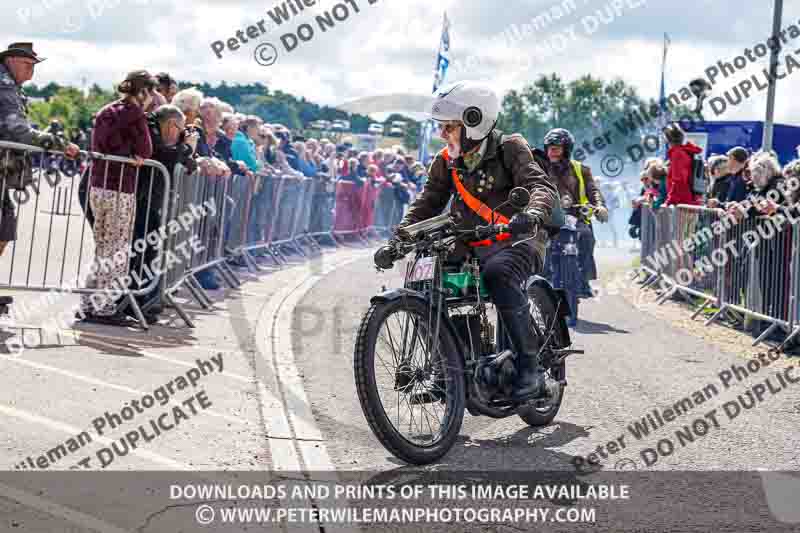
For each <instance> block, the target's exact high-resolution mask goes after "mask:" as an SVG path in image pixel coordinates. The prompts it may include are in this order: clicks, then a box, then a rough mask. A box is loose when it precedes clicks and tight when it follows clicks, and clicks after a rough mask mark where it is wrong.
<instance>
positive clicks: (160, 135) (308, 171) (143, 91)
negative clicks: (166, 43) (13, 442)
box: [0, 43, 426, 325]
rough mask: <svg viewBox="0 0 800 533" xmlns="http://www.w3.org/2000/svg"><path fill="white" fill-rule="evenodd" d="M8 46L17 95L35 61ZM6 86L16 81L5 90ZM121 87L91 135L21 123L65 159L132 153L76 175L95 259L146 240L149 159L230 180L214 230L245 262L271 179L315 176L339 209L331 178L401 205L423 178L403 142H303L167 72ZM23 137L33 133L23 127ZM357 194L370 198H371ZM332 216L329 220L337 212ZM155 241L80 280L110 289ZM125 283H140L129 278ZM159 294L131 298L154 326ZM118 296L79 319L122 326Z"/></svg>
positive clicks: (210, 279) (6, 136)
mask: <svg viewBox="0 0 800 533" xmlns="http://www.w3.org/2000/svg"><path fill="white" fill-rule="evenodd" d="M20 44H25V46H22V47H20ZM4 53H5V54H6V56H7V57H5V58H0V59H4V62H3V64H0V68H4V69H6V70H7V71H8V72H9V76H8V79H9V80H10V81H9V83H8V84H7V85H8V86H9V87H10V88H13V90H14V91H15V93H14V95H13V97H15V98H17V97H20V98H21V96H19V95H21V94H22V92H21V88H20V87H21V85H22V83H24V82H25V81H28V80H29V79H30V78H31V77H32V74H33V68H32V66H33V65H35V64H37V63H38V62H41V59H40V58H38V56H36V55H35V53H33V51H32V46H30V43H15V44H13V45H11V46H10V47H9V51H7V52H4ZM19 58H25V62H24V64H23V66H22V67H20V69H22V68H23V67H24V68H26V69H27V68H30V73H29V75H27V77H25V78H24V79H23V77H22V76H18V75H16V72H17V71H16V70H13V69H15V68H16V67H15V65H16V64H17V63H18V62H20V60H19ZM9 65H12V66H9ZM6 70H4V71H3V72H2V73H5V72H6ZM20 72H22V70H20ZM2 73H0V74H2ZM12 78H13V79H12ZM12 84H15V85H14V86H13V87H12ZM0 89H2V87H0ZM117 92H118V94H119V98H118V99H117V100H115V101H113V102H111V103H109V104H107V105H106V106H104V107H103V108H102V109H100V110H99V111H98V112H97V113H96V115H95V116H94V117H93V118H92V128H91V130H89V131H80V130H79V131H75V132H65V131H64V128H63V126H62V125H61V124H60V122H58V121H53V122H52V123H51V124H49V125H48V127H47V128H46V129H45V130H44V131H39V130H38V129H37V127H36V125H33V124H31V123H30V122H29V121H27V119H25V123H24V125H22V126H21V128H22V129H25V130H26V131H30V132H38V134H40V135H41V136H42V138H43V139H44V138H45V137H46V138H47V139H51V140H59V141H58V143H57V144H55V145H53V144H52V143H51V145H50V147H55V148H62V149H65V148H68V150H69V154H68V155H69V157H71V158H74V157H75V156H77V152H78V149H79V148H80V149H88V150H91V152H96V153H99V154H105V155H112V156H121V157H126V158H130V159H133V160H134V161H135V163H134V164H124V165H123V164H120V163H114V162H109V161H103V162H102V164H101V163H100V162H97V163H95V164H92V165H90V166H89V171H87V172H83V175H82V179H81V183H80V186H79V189H78V196H79V199H80V203H81V207H82V209H83V211H84V214H85V216H86V218H87V221H88V223H89V225H90V226H91V227H92V229H93V232H94V241H95V258H96V261H97V262H102V261H104V260H110V259H111V258H114V257H119V256H120V254H121V253H125V252H127V250H128V249H129V248H130V247H131V245H132V243H133V242H135V241H136V240H137V239H143V238H144V237H145V235H147V234H149V233H150V232H152V231H153V230H155V229H156V228H157V226H158V224H159V222H160V219H161V215H162V213H161V209H162V205H163V190H164V186H163V183H160V182H161V178H160V176H159V174H158V173H156V172H150V173H148V172H143V171H142V166H143V165H144V162H145V160H148V159H151V160H155V161H158V162H160V163H162V164H163V165H164V167H165V168H166V169H167V172H168V173H169V174H170V176H174V175H175V172H176V169H177V168H178V165H181V166H182V167H184V168H185V169H186V171H187V174H186V175H193V173H195V171H197V174H196V175H199V176H202V177H204V178H205V179H207V180H211V181H213V182H216V183H224V184H225V185H226V186H227V187H226V190H227V197H226V203H227V204H228V209H227V213H226V220H225V222H226V224H225V228H224V231H223V233H224V234H223V235H222V237H221V238H222V239H223V241H224V245H225V246H224V250H225V251H226V254H228V255H229V257H228V260H229V261H230V262H231V263H233V264H234V265H235V266H245V265H244V264H243V263H242V262H241V259H240V258H241V255H240V254H237V253H236V249H235V248H236V246H241V245H245V244H257V243H263V242H264V240H265V239H266V238H267V235H266V234H265V227H264V224H263V221H264V220H265V216H267V215H268V214H269V212H270V211H272V210H274V209H275V208H276V205H275V200H274V199H273V198H272V197H271V196H270V195H269V194H267V189H268V187H267V183H268V182H270V180H275V179H276V178H280V179H282V180H306V179H311V180H314V182H315V183H316V182H318V183H319V185H320V186H321V190H322V191H323V192H324V194H325V196H326V199H329V200H331V202H330V203H329V205H328V206H327V208H328V209H329V210H330V211H334V210H335V209H336V207H337V206H335V205H334V204H333V202H332V200H333V198H334V192H335V191H336V190H337V184H338V183H349V184H351V185H349V186H348V188H349V190H356V191H359V190H362V189H367V188H375V189H391V191H392V193H393V195H394V198H396V202H397V203H398V204H399V205H402V206H405V205H407V204H408V203H409V202H410V201H412V200H413V198H414V196H415V195H416V194H417V192H418V191H419V190H420V189H421V187H422V185H423V184H424V182H425V179H426V176H425V168H424V167H423V165H422V164H421V163H419V162H417V161H416V160H415V158H414V157H413V156H412V155H410V154H408V153H407V152H406V151H405V150H404V149H403V147H401V146H394V147H392V148H390V149H389V148H387V149H376V150H373V151H359V150H358V149H357V148H356V147H355V146H354V145H353V144H352V143H351V142H347V141H343V142H339V143H336V142H334V141H332V140H331V139H328V138H321V139H314V138H305V137H304V136H303V135H301V134H299V133H298V132H293V131H291V130H290V129H289V128H287V127H286V126H284V125H282V124H279V123H274V122H268V121H265V120H264V119H263V118H261V117H258V116H254V115H248V114H243V113H240V112H237V111H236V109H234V108H233V107H232V106H231V105H229V104H227V103H225V102H223V101H221V100H219V99H218V98H215V97H211V96H207V95H204V94H203V93H202V92H201V91H200V90H198V89H197V88H194V87H188V88H184V89H180V90H179V87H178V83H177V82H176V80H175V79H173V78H172V77H171V76H170V75H169V74H168V73H163V72H162V73H159V74H156V75H153V74H151V73H150V72H149V71H147V70H137V71H133V72H130V73H129V74H128V75H127V76H126V77H125V79H124V80H123V81H122V82H121V83H119V84H118V86H117ZM0 96H2V95H0ZM11 96H12V95H10V96H9V97H11ZM14 105H16V103H15V104H14ZM15 110H16V109H15ZM0 111H2V110H0ZM2 118H3V117H0V119H2ZM20 131H21V130H20ZM26 135H27V134H26ZM20 139H22V140H23V141H24V140H26V138H22V137H21V135H20V133H19V132H17V131H6V130H2V129H0V140H10V141H16V142H19V141H20ZM27 139H28V140H30V135H28V137H27ZM68 139H69V140H68ZM28 144H31V143H30V142H29V143H28ZM319 189H320V188H319V187H318V188H316V189H315V190H319ZM6 194H7V193H6ZM354 196H355V197H356V198H358V197H359V195H357V194H356V195H354ZM361 197H363V198H367V197H369V198H371V199H374V195H372V196H367V195H362V196H361ZM6 204H8V202H7V201H6ZM283 207H286V206H283ZM363 207H365V206H361V205H358V204H357V201H356V203H355V204H352V203H351V205H349V208H350V209H356V210H357V209H360V208H363ZM329 214H330V216H331V218H334V217H335V216H336V215H338V214H339V213H336V214H334V213H333V212H331V213H329ZM3 215H4V217H3V219H4V223H5V224H6V226H7V227H6V228H4V229H3V231H0V237H2V240H3V241H4V243H5V242H9V241H13V240H15V239H16V237H17V236H16V225H14V226H13V228H12V227H11V226H9V224H10V221H11V220H12V219H14V220H15V217H16V213H15V212H14V210H13V207H12V206H10V205H4V213H3ZM351 216H352V214H351ZM401 216H402V209H401V210H399V211H398V212H397V213H394V217H393V218H394V220H393V221H390V222H394V223H396V222H398V221H399V220H400V217H401ZM12 230H13V231H12ZM163 244H164V243H159V244H158V245H157V246H151V245H150V244H148V246H147V249H146V250H145V252H144V253H143V254H141V255H140V256H136V257H134V259H133V261H131V262H130V264H128V262H123V263H122V264H114V266H113V267H112V268H106V269H98V270H97V271H96V272H93V274H92V275H91V276H90V277H89V278H88V279H87V282H86V283H87V288H92V289H98V290H102V289H106V288H108V287H109V286H110V285H112V284H114V283H118V280H120V279H124V278H125V277H126V275H127V274H129V272H132V271H134V270H137V269H138V270H139V271H140V272H141V270H142V267H143V265H144V264H147V263H150V262H152V261H153V259H154V258H155V257H156V256H157V255H158V248H159V247H161V246H163ZM2 246H4V244H2ZM0 253H2V247H0ZM107 264H111V263H107ZM197 278H198V281H199V282H200V284H201V285H202V286H203V287H204V288H206V289H212V290H213V289H216V288H219V280H217V279H216V278H215V274H214V271H213V269H206V270H204V271H201V272H199V273H197ZM129 279H130V276H129ZM134 279H136V278H134ZM127 288H128V289H137V288H138V289H141V288H142V287H138V286H136V283H135V282H132V283H131V284H129V286H128V287H127ZM159 297H160V291H159V290H158V289H157V287H156V288H154V289H152V290H151V291H150V292H149V293H147V294H144V295H142V296H138V297H137V300H138V303H139V304H140V307H141V308H142V309H143V310H145V311H146V313H145V319H146V320H147V321H148V322H150V323H152V322H156V321H157V320H158V318H159V314H160V313H162V311H163V309H162V305H161V302H160V301H159ZM0 303H2V302H0ZM8 303H10V300H9V302H8ZM119 303H120V302H119V300H117V301H114V300H111V301H106V302H105V303H104V304H103V305H98V304H97V300H93V299H92V298H91V295H88V294H87V295H85V296H84V297H83V298H82V303H81V307H80V311H79V312H78V313H77V314H76V318H77V319H80V320H85V321H93V322H100V323H106V324H113V325H125V324H128V323H129V321H130V317H131V316H133V311H132V309H131V308H130V306H127V307H125V306H120V305H119ZM120 309H123V310H120Z"/></svg>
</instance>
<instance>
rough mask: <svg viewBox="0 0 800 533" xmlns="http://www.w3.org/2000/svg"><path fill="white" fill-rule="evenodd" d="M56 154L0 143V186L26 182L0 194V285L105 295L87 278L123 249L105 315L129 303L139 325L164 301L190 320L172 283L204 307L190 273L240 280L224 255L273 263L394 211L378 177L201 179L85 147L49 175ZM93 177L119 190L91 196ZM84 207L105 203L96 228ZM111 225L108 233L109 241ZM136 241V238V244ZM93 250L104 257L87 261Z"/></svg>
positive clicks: (373, 230) (206, 302)
mask: <svg viewBox="0 0 800 533" xmlns="http://www.w3.org/2000/svg"><path fill="white" fill-rule="evenodd" d="M62 159H63V154H60V153H59V152H45V151H44V150H42V149H41V148H37V147H33V146H27V145H21V144H17V143H11V142H0V179H2V182H0V185H1V186H2V191H6V189H8V188H7V187H6V185H5V184H6V181H7V180H9V181H10V180H12V179H13V178H14V176H16V175H18V174H19V173H20V172H24V173H28V174H30V176H32V178H33V181H32V183H31V184H30V185H29V186H28V187H27V189H25V190H20V191H17V190H12V189H8V195H9V199H7V200H5V201H6V202H10V203H9V206H11V208H13V209H14V210H15V211H16V216H17V220H18V229H17V239H16V240H15V241H14V242H13V243H12V244H10V245H9V248H8V249H7V250H6V251H5V253H3V254H2V255H0V289H7V290H11V291H49V292H56V293H64V292H70V293H76V294H80V295H93V294H108V291H107V290H106V289H104V288H103V287H107V286H108V279H106V280H105V281H104V282H103V283H101V286H98V285H97V283H96V280H95V278H94V277H93V276H91V275H89V273H90V271H92V270H93V268H92V267H93V265H95V264H98V263H102V261H103V259H106V260H109V257H111V256H113V254H114V253H119V252H121V251H123V250H124V252H125V256H124V264H121V265H118V268H117V269H116V270H114V271H113V272H116V276H117V277H116V279H118V280H120V281H122V280H123V279H124V281H122V283H121V284H118V285H117V288H118V289H119V290H118V292H117V293H115V299H113V300H111V301H112V302H114V306H113V312H114V313H117V312H123V311H126V310H128V308H129V309H130V311H131V314H132V315H133V316H134V317H135V318H137V320H138V322H139V324H140V325H141V327H142V328H143V329H148V325H147V321H146V318H145V316H144V314H145V313H146V312H147V311H148V310H150V309H152V308H154V307H162V306H164V305H166V306H169V307H172V308H174V309H175V310H176V312H177V314H178V315H179V316H180V318H181V319H182V320H183V321H184V322H185V324H186V325H187V326H189V327H193V326H194V324H193V322H192V320H191V318H190V316H189V314H188V313H187V311H186V309H185V308H184V306H185V304H183V303H181V302H180V301H179V300H178V298H177V297H176V296H177V294H178V293H179V292H180V291H181V290H185V291H186V292H187V293H188V295H189V296H190V299H191V300H193V301H194V302H196V303H197V304H198V305H199V306H201V307H202V308H205V309H212V308H213V304H212V300H211V298H210V297H209V295H208V293H207V292H206V291H205V290H204V289H203V287H202V286H201V284H200V280H199V279H198V275H199V274H200V273H201V272H204V271H208V270H211V271H213V272H216V273H218V274H219V276H220V277H221V279H222V281H223V282H224V283H225V284H226V285H227V286H228V287H230V288H237V287H239V286H240V285H241V281H240V280H239V278H238V277H237V275H236V274H235V273H234V271H233V270H232V269H231V267H230V265H229V262H233V263H239V265H240V266H245V267H248V268H249V269H250V270H251V271H259V270H260V266H259V262H258V260H257V259H258V258H259V257H265V258H270V259H271V261H272V263H273V264H274V266H276V267H281V266H283V265H285V264H286V263H288V262H289V261H290V260H291V258H292V256H294V257H296V258H300V259H305V258H308V257H309V256H311V255H313V254H316V253H321V252H322V249H323V244H327V245H332V246H340V245H342V244H344V243H346V242H347V239H348V238H349V237H355V238H356V239H357V240H359V241H363V242H368V240H369V238H370V237H382V236H386V235H387V234H388V232H390V231H391V228H392V226H394V225H396V224H397V223H399V221H400V218H401V217H402V214H403V205H402V203H401V202H400V199H399V198H400V196H399V195H398V194H396V191H395V189H394V187H395V186H394V185H392V184H390V183H388V182H386V181H385V180H376V181H375V182H372V183H359V184H357V183H354V182H351V181H344V180H340V181H334V180H332V179H331V178H330V177H328V176H323V175H319V176H315V177H313V178H308V177H306V178H299V177H296V176H289V175H270V174H257V175H255V176H253V177H248V176H241V175H233V176H230V177H228V178H211V177H208V176H205V175H203V173H202V172H201V171H200V170H197V171H195V172H193V173H189V172H187V169H186V168H185V167H183V166H182V165H177V166H176V168H175V170H174V172H173V175H172V176H170V175H169V173H168V171H167V169H166V168H165V167H164V166H163V165H162V164H161V163H159V162H156V161H150V160H148V161H145V163H144V164H143V165H142V166H136V164H135V163H136V162H135V161H134V160H132V159H129V158H123V157H117V156H109V155H104V154H97V153H93V152H81V157H80V160H79V161H77V162H76V163H74V164H72V165H69V166H68V168H70V169H78V170H79V172H78V173H75V174H74V176H73V177H70V176H66V175H64V174H63V173H61V172H53V170H52V169H53V168H54V163H53V161H61V160H62ZM20 165H23V166H26V167H25V168H21V167H20ZM60 166H65V165H63V164H62V165H60ZM65 168H66V167H65ZM98 169H99V170H98ZM70 174H73V173H72V172H70ZM92 175H99V176H102V177H103V183H104V186H105V188H107V189H108V192H109V193H113V192H116V193H117V194H116V195H113V194H111V196H109V198H113V201H114V202H116V203H114V204H113V205H109V206H105V207H104V206H103V204H102V203H98V202H100V200H98V198H97V195H96V193H97V191H96V190H95V191H94V193H93V192H92V189H93V187H92V185H91V176H92ZM124 176H132V179H133V183H134V186H133V191H132V192H130V194H128V195H120V194H119V193H121V192H124V191H122V186H123V180H122V179H120V178H122V177H124ZM109 183H111V184H112V185H115V186H116V187H117V189H116V190H114V187H113V186H110V185H109ZM95 189H97V188H95ZM92 194H95V196H92ZM5 197H6V195H5V194H4V195H3V196H2V198H5ZM12 200H13V201H12ZM40 205H46V206H47V207H48V208H47V209H40ZM93 207H100V209H101V210H104V211H103V212H102V218H101V221H102V224H100V225H99V226H98V227H95V222H96V220H95V216H94V214H95V213H94V210H93ZM212 207H213V208H212ZM5 212H10V211H5ZM0 221H1V220H0ZM103 224H106V225H107V224H111V225H112V226H113V227H112V228H108V227H106V226H104V225H103ZM43 230H46V235H45V231H43ZM109 231H113V232H115V233H113V235H112V236H113V238H110V237H109V234H108V233H109ZM98 232H100V233H99V234H100V235H101V238H100V239H99V241H100V243H99V246H98V243H97V242H95V235H96V234H98ZM134 243H145V244H142V245H141V250H139V249H137V248H136V245H135V244H134ZM187 243H191V244H187ZM96 252H97V253H101V254H105V255H102V256H101V257H95V253H96ZM106 255H107V256H108V257H106ZM118 257H122V256H118ZM156 267H158V268H156ZM110 312H111V311H110V310H109V313H110ZM7 325H8V324H7Z"/></svg>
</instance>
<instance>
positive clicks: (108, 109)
mask: <svg viewBox="0 0 800 533" xmlns="http://www.w3.org/2000/svg"><path fill="white" fill-rule="evenodd" d="M155 86H156V83H155V80H154V79H153V77H152V76H151V75H150V74H149V73H148V72H147V71H146V70H137V71H134V72H131V73H129V74H128V76H127V77H126V78H125V80H124V81H123V82H122V83H120V84H119V87H118V89H117V91H118V92H119V93H120V95H121V96H122V98H120V99H119V100H116V101H114V102H111V103H110V104H108V105H106V106H105V107H104V108H103V109H101V110H100V111H99V112H98V113H97V116H96V117H95V123H94V131H93V134H92V151H93V152H100V153H102V154H107V155H117V156H122V157H128V158H132V159H134V160H135V161H136V162H135V164H133V165H131V164H124V165H123V164H120V163H112V162H108V161H95V163H94V165H93V166H92V171H91V178H90V180H91V181H90V183H91V188H90V190H89V198H88V201H89V205H90V206H91V209H92V213H93V214H94V240H95V264H96V267H97V268H96V271H95V272H94V273H93V274H92V275H90V276H89V278H88V279H87V282H86V286H87V287H88V288H94V289H108V290H114V289H115V288H116V287H118V286H119V284H120V283H122V280H123V279H124V278H125V276H126V274H127V273H128V247H129V246H130V245H131V242H130V240H131V236H132V234H133V222H134V219H135V216H136V185H137V175H138V173H139V171H140V170H139V167H141V166H142V164H143V163H144V161H145V159H148V158H150V157H151V156H152V154H153V144H152V141H151V138H150V131H149V129H148V126H147V118H146V116H145V112H144V110H145V109H146V108H147V107H148V106H149V105H150V102H151V101H152V91H154V90H155ZM123 255H124V261H119V260H118V258H120V257H122V256H123ZM93 270H95V269H93ZM121 288H122V289H123V290H124V289H127V287H121ZM107 294H108V293H102V294H93V295H85V296H84V297H83V299H82V300H81V313H80V314H81V315H83V316H82V317H80V318H83V319H84V320H90V321H95V322H103V323H111V324H115V325H122V324H124V323H125V322H127V319H126V318H125V315H124V314H122V313H119V314H117V313H115V311H116V302H115V301H114V300H113V299H111V298H109V297H108V295H107ZM100 296H103V297H100Z"/></svg>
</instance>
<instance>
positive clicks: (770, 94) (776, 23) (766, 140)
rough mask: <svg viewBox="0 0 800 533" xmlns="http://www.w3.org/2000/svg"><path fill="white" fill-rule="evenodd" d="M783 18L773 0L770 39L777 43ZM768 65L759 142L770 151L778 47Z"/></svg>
mask: <svg viewBox="0 0 800 533" xmlns="http://www.w3.org/2000/svg"><path fill="white" fill-rule="evenodd" d="M782 18H783V0H775V12H774V15H773V19H772V38H773V40H775V41H777V36H778V34H779V33H780V31H781V19H782ZM771 48H772V53H771V54H770V62H769V63H770V64H769V88H768V89H767V116H766V120H765V121H764V136H763V139H762V142H761V149H762V150H772V133H773V125H774V121H775V90H776V89H777V83H776V82H777V80H776V76H777V75H778V54H780V47H779V46H772V47H771Z"/></svg>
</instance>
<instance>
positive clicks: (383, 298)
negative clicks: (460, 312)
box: [369, 288, 466, 364]
mask: <svg viewBox="0 0 800 533" xmlns="http://www.w3.org/2000/svg"><path fill="white" fill-rule="evenodd" d="M400 298H416V299H417V300H420V301H421V302H423V303H425V305H430V300H428V298H426V297H425V295H423V294H422V293H421V292H419V291H415V290H412V289H406V288H397V289H389V290H386V291H383V292H381V293H378V294H376V295H374V296H373V297H372V298H370V300H369V301H370V303H371V304H376V303H383V302H391V301H394V300H398V299H400ZM446 311H447V310H446V308H445V306H444V305H443V306H442V316H441V323H442V325H443V326H444V327H446V328H447V329H448V331H449V332H450V335H451V336H452V339H453V341H454V342H455V343H456V349H457V351H458V356H459V357H461V362H462V363H464V364H466V361H465V360H464V353H465V352H464V342H463V340H462V339H461V337H460V336H459V335H458V333H457V332H456V327H455V325H454V324H453V321H452V320H450V317H449V316H448V314H447V312H446Z"/></svg>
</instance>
